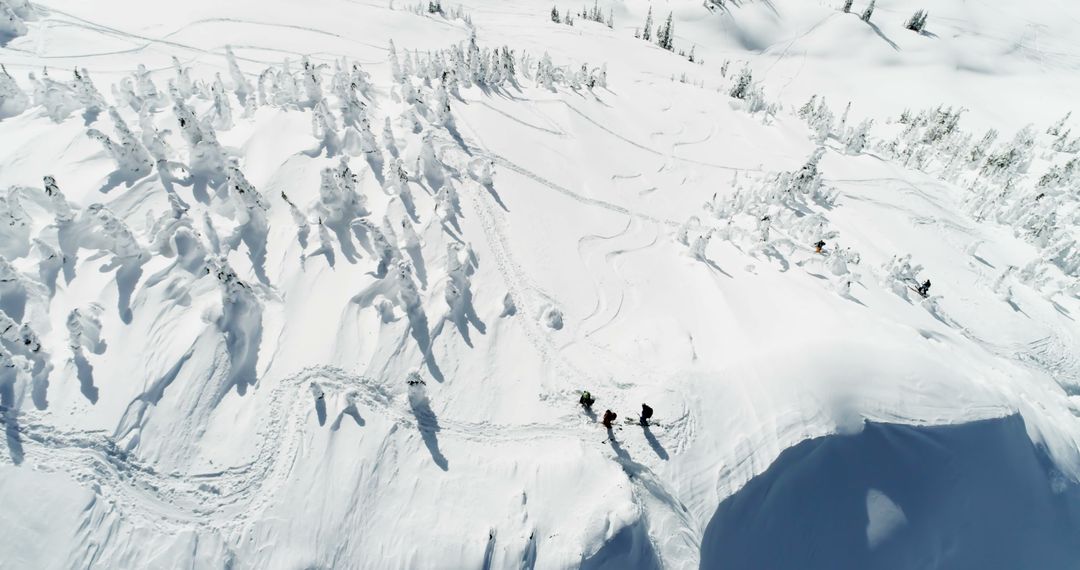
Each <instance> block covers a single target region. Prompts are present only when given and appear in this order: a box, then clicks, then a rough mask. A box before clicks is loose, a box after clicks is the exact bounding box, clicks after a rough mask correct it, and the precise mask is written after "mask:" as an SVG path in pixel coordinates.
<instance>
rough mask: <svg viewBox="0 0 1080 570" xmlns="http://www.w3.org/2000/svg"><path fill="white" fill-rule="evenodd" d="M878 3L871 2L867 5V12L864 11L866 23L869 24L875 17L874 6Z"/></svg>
mask: <svg viewBox="0 0 1080 570" xmlns="http://www.w3.org/2000/svg"><path fill="white" fill-rule="evenodd" d="M876 3H877V0H870V4H869V5H867V7H866V9H865V10H863V13H862V20H863V21H864V22H869V21H870V18H871V17H872V16H873V15H874V4H876Z"/></svg>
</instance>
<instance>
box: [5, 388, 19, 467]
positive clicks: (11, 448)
mask: <svg viewBox="0 0 1080 570" xmlns="http://www.w3.org/2000/svg"><path fill="white" fill-rule="evenodd" d="M10 380H11V381H9V379H6V378H0V422H3V424H4V439H6V440H7V447H8V454H9V455H10V456H11V462H12V463H14V464H15V465H19V464H21V463H22V462H23V457H24V455H23V446H22V436H21V435H19V421H18V419H17V418H16V412H15V384H14V382H13V380H14V378H12V379H10Z"/></svg>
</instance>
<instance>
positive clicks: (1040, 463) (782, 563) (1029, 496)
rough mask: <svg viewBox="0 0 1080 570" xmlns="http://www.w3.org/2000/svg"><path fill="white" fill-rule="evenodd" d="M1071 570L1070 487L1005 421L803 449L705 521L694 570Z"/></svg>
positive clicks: (1079, 530) (1074, 511)
mask: <svg viewBox="0 0 1080 570" xmlns="http://www.w3.org/2000/svg"><path fill="white" fill-rule="evenodd" d="M1078 567H1080V486H1077V484H1076V483H1075V482H1071V481H1067V480H1066V479H1065V477H1063V476H1062V475H1061V474H1060V473H1058V472H1057V471H1056V470H1055V469H1054V468H1053V466H1052V464H1051V462H1050V460H1049V458H1048V457H1047V456H1046V454H1045V453H1044V452H1043V450H1042V449H1040V448H1037V447H1036V446H1035V445H1033V444H1032V442H1031V440H1030V439H1029V438H1028V436H1027V432H1026V429H1025V426H1024V421H1023V419H1022V418H1021V417H1020V416H1018V415H1016V416H1010V417H1006V418H1001V419H995V420H985V421H978V422H972V423H968V424H961V425H955V426H941V427H914V426H904V425H894V424H876V423H868V424H866V426H865V429H863V431H862V432H860V433H858V434H854V435H831V436H827V437H823V438H818V439H813V440H808V441H804V442H802V443H800V444H798V445H796V446H794V447H792V448H790V449H788V450H786V451H784V452H783V453H781V454H780V456H779V458H777V460H776V462H775V463H773V465H772V466H770V467H769V469H768V470H766V471H765V472H764V473H762V474H761V475H758V476H757V477H755V478H754V479H752V480H751V481H750V482H749V483H748V484H747V485H746V486H745V487H744V488H743V489H741V490H740V491H739V492H737V493H736V494H734V495H732V496H731V497H729V498H728V499H727V500H725V501H724V502H723V503H721V505H720V507H719V508H718V509H717V510H716V513H715V514H714V515H713V518H712V520H711V521H710V522H709V524H708V527H707V528H706V529H705V533H704V536H703V539H702V550H701V568H800V569H815V568H821V569H845V568H874V569H893V568H895V569H909V568H920V569H935V568H941V569H950V570H951V569H972V570H974V569H1002V570H1005V569H1015V568H1078Z"/></svg>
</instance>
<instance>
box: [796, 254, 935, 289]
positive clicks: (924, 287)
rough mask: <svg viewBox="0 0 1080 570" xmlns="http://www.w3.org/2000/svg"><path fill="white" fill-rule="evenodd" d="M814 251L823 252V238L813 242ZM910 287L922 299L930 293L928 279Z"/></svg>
mask: <svg viewBox="0 0 1080 570" xmlns="http://www.w3.org/2000/svg"><path fill="white" fill-rule="evenodd" d="M813 246H814V253H825V240H818V241H816V242H814V244H813ZM912 289H913V290H914V291H915V292H916V293H918V294H919V296H921V297H923V298H924V299H925V298H926V297H927V296H928V295H930V280H929V279H927V280H926V281H923V282H922V284H920V285H919V286H918V287H912Z"/></svg>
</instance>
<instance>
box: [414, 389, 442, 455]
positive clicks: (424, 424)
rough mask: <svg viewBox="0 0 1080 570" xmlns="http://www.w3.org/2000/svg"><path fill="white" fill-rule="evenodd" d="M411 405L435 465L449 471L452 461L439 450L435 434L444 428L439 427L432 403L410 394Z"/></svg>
mask: <svg viewBox="0 0 1080 570" xmlns="http://www.w3.org/2000/svg"><path fill="white" fill-rule="evenodd" d="M409 407H410V408H412V413H413V415H414V416H416V427H418V428H419V429H420V437H422V438H423V439H424V445H426V446H427V448H428V451H429V452H430V453H431V459H432V460H433V461H434V462H435V465H438V466H439V469H442V470H443V471H448V470H449V469H450V462H449V461H447V460H446V456H445V455H443V454H442V451H440V450H439V438H438V436H436V435H435V434H437V433H438V432H439V431H440V430H441V429H442V428H440V427H439V420H438V418H436V417H435V412H433V411H431V405H430V404H429V403H428V400H427V398H425V397H412V396H410V398H409Z"/></svg>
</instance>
